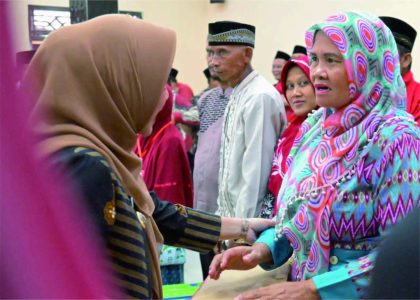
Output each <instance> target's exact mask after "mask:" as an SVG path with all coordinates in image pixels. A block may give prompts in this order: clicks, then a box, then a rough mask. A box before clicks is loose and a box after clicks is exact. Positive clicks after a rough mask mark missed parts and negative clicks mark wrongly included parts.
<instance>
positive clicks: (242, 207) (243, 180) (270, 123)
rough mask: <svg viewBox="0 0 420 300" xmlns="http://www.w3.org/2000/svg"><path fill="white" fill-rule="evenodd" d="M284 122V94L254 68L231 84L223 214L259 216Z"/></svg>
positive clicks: (223, 156)
mask: <svg viewBox="0 0 420 300" xmlns="http://www.w3.org/2000/svg"><path fill="white" fill-rule="evenodd" d="M286 124H287V121H286V113H285V109H284V105H283V102H282V100H281V98H280V94H279V93H278V92H277V90H276V89H275V88H274V87H273V86H272V85H271V84H270V83H269V82H268V81H267V80H266V79H265V78H264V77H262V76H261V75H259V74H258V73H257V72H256V71H253V72H251V73H250V74H249V75H248V76H247V77H246V78H245V79H244V80H242V82H241V83H239V84H238V85H237V86H236V87H235V88H234V89H233V92H232V95H231V96H230V101H229V104H228V105H227V107H226V111H225V120H224V124H223V130H222V140H221V150H220V169H219V197H218V199H217V203H218V210H217V213H218V214H219V215H221V216H227V217H241V218H249V217H255V216H258V214H259V211H260V208H261V203H262V199H263V197H264V195H265V194H266V192H267V182H268V178H269V175H270V170H271V164H272V160H273V154H274V147H275V145H276V142H277V138H278V137H279V136H280V134H281V133H282V132H283V131H284V129H285V128H286ZM209 163H211V162H209Z"/></svg>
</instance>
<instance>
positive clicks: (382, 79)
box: [276, 12, 406, 280]
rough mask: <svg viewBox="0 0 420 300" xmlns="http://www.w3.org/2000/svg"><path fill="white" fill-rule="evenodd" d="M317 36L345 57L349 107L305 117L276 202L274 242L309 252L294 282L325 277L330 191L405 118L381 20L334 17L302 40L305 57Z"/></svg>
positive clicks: (391, 47) (395, 62)
mask: <svg viewBox="0 0 420 300" xmlns="http://www.w3.org/2000/svg"><path fill="white" fill-rule="evenodd" d="M319 30H321V31H323V32H324V33H325V34H326V35H327V36H328V37H329V38H330V39H331V40H332V41H333V42H334V44H335V45H336V46H337V48H338V49H339V51H340V52H341V54H342V55H343V58H344V60H345V65H346V70H347V76H348V86H349V91H350V98H351V99H350V100H351V101H350V104H348V105H347V106H345V107H343V108H341V109H338V110H334V109H332V108H321V109H319V110H318V111H317V112H316V113H314V114H313V115H312V116H310V117H308V118H307V120H306V121H305V122H304V123H303V124H302V126H301V129H300V132H299V133H298V135H297V136H296V139H295V142H294V145H293V147H292V150H291V152H290V156H293V157H294V159H293V163H292V165H291V166H290V168H289V170H293V171H292V172H288V173H287V174H286V176H285V178H284V180H283V185H282V188H281V190H280V192H279V196H278V198H277V207H279V211H278V214H277V221H278V225H277V229H276V234H277V237H279V236H281V235H282V234H286V236H287V238H288V239H289V241H290V243H291V245H292V247H293V248H294V250H295V253H296V252H299V251H301V249H306V250H305V251H306V255H304V256H301V257H300V258H299V259H300V260H301V261H300V266H301V268H302V272H301V273H302V274H303V276H302V277H301V278H296V279H297V280H299V279H302V280H303V279H307V278H311V277H312V276H314V275H317V274H321V273H324V272H326V271H328V266H329V262H328V259H329V253H330V230H329V218H330V211H331V202H332V201H333V199H336V197H337V190H336V189H335V188H334V187H336V186H338V185H339V184H340V181H341V180H343V179H345V177H346V176H350V173H349V172H350V171H349V170H351V167H352V166H354V165H355V164H356V163H357V162H358V160H359V159H360V153H361V151H362V149H363V148H364V147H366V145H367V144H368V143H369V141H370V140H371V139H372V137H373V135H374V133H375V131H376V130H378V128H379V126H380V125H381V124H383V123H384V122H385V121H386V120H388V119H390V118H393V117H395V116H400V115H403V116H405V115H406V114H405V113H404V111H403V110H402V109H404V108H405V103H406V99H405V97H406V96H405V95H406V91H405V86H404V82H403V80H402V77H401V76H400V67H399V57H398V50H397V46H396V44H395V40H394V38H393V36H392V33H391V31H390V30H389V29H388V28H387V27H386V26H385V25H384V24H383V23H382V21H381V20H380V19H379V18H377V17H374V16H371V15H368V14H365V13H358V12H349V13H343V14H338V15H334V16H331V17H329V18H328V19H327V20H326V21H325V22H323V23H320V24H317V25H315V26H313V27H311V28H310V29H309V31H308V32H307V33H306V36H305V40H306V45H307V49H308V53H311V48H312V45H313V42H314V38H315V35H316V32H317V31H319ZM301 203H303V204H304V205H300V204H301ZM299 206H300V207H299ZM303 214H306V215H305V216H304V215H303ZM302 232H303V233H304V236H305V237H304V238H302ZM299 237H300V239H299Z"/></svg>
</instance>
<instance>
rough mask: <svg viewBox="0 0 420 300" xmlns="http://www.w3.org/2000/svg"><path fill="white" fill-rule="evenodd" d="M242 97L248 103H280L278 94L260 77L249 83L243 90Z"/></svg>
mask: <svg viewBox="0 0 420 300" xmlns="http://www.w3.org/2000/svg"><path fill="white" fill-rule="evenodd" d="M244 96H245V98H246V99H247V100H248V101H250V102H254V101H256V102H261V101H263V102H265V103H270V102H272V103H275V104H279V103H281V98H280V94H279V92H277V90H276V89H275V88H274V87H273V85H272V84H270V83H269V82H268V81H267V80H266V79H265V78H264V77H262V76H261V75H257V76H256V77H255V78H254V79H253V80H251V81H250V83H249V84H248V86H247V87H246V88H245V89H244Z"/></svg>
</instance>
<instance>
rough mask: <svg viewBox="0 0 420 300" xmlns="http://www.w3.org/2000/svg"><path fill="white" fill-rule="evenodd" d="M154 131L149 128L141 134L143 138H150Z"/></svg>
mask: <svg viewBox="0 0 420 300" xmlns="http://www.w3.org/2000/svg"><path fill="white" fill-rule="evenodd" d="M152 130H153V128H151V127H150V128H149V127H147V128H144V129H143V130H142V131H141V132H140V134H141V135H142V136H144V137H148V136H150V135H151V134H152Z"/></svg>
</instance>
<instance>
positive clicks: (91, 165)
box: [51, 147, 112, 193]
mask: <svg viewBox="0 0 420 300" xmlns="http://www.w3.org/2000/svg"><path fill="white" fill-rule="evenodd" d="M51 163H52V167H54V168H56V169H58V170H60V169H61V170H62V172H64V174H65V175H67V176H69V177H70V178H71V179H73V180H74V181H76V183H79V184H81V185H82V187H86V186H89V187H98V188H101V189H102V190H104V189H105V190H106V191H107V192H109V193H112V176H111V174H112V169H111V167H110V166H109V164H108V163H107V161H106V160H105V158H104V157H103V156H102V155H101V154H100V153H98V152H96V151H93V150H90V149H87V148H82V147H69V148H65V149H63V150H61V151H59V152H57V153H56V154H55V155H54V156H53V157H52V159H51Z"/></svg>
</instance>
